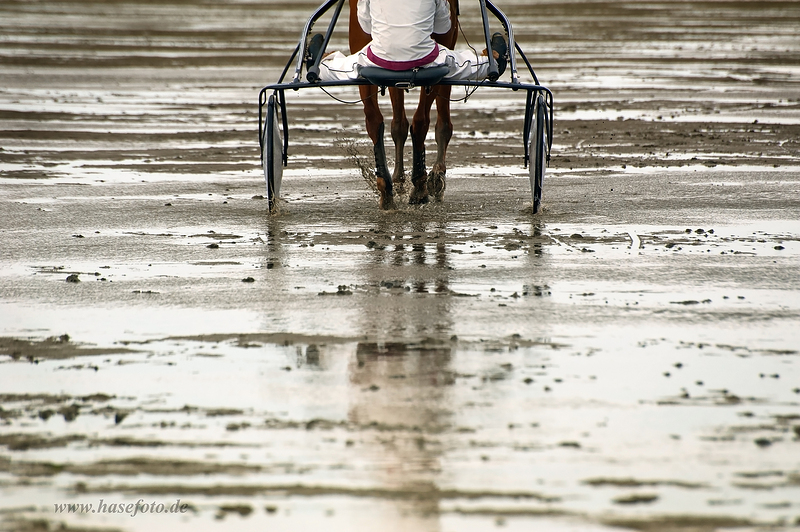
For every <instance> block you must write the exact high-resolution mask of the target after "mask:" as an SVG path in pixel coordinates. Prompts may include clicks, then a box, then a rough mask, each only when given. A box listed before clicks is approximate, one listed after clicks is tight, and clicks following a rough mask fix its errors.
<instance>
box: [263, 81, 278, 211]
mask: <svg viewBox="0 0 800 532" xmlns="http://www.w3.org/2000/svg"><path fill="white" fill-rule="evenodd" d="M263 135H264V138H263V139H262V142H261V150H262V152H261V162H262V164H263V165H264V180H265V181H266V184H267V199H268V200H269V212H275V205H276V203H277V201H278V197H280V193H281V180H282V179H283V139H282V137H281V129H280V125H279V124H278V99H277V98H276V97H275V95H274V94H273V95H271V96H270V97H269V101H268V102H267V117H266V119H265V120H264V132H263Z"/></svg>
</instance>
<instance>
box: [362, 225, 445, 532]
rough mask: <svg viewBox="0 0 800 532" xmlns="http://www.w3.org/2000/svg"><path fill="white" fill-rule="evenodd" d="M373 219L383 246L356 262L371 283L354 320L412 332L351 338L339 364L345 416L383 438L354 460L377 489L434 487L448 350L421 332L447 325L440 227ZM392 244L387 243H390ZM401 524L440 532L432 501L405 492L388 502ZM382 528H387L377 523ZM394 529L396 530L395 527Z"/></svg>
mask: <svg viewBox="0 0 800 532" xmlns="http://www.w3.org/2000/svg"><path fill="white" fill-rule="evenodd" d="M381 225H383V224H379V227H378V228H377V230H376V233H378V235H381V236H384V237H385V238H386V241H387V244H388V245H385V246H381V247H380V248H379V249H376V250H375V251H374V253H373V255H372V262H371V264H369V265H367V267H366V268H365V269H364V277H365V278H366V282H367V283H369V284H377V285H378V286H380V287H381V292H380V293H379V294H378V297H377V298H375V299H373V300H371V301H369V302H365V303H364V305H363V307H362V309H361V315H360V319H361V320H362V323H363V325H364V330H371V331H376V332H378V334H377V337H378V338H397V337H402V338H405V339H407V338H414V339H416V340H415V341H412V343H407V342H393V341H390V340H387V341H385V342H361V343H359V344H358V346H357V348H356V356H355V360H351V363H350V365H349V367H348V374H349V380H350V386H351V388H350V407H349V411H348V416H349V421H351V422H355V423H358V424H360V425H362V426H363V425H364V424H375V425H376V426H377V427H380V428H382V429H385V430H386V432H385V436H384V437H381V438H378V439H377V440H373V441H374V443H373V444H372V447H371V448H369V449H365V453H364V457H365V458H366V459H367V460H368V462H369V463H370V467H372V468H374V473H373V477H374V483H375V485H377V486H381V487H387V488H392V489H399V490H401V491H403V492H422V493H428V494H430V493H434V492H435V491H436V487H437V485H438V477H439V475H440V472H441V463H440V461H441V457H442V453H443V448H442V442H441V441H440V439H439V435H440V434H441V433H442V431H443V429H444V427H446V426H448V425H450V423H451V418H452V415H453V413H452V405H451V403H452V398H451V397H450V393H449V385H452V384H453V383H454V382H455V379H454V376H453V375H454V373H453V372H452V371H451V369H450V364H451V359H452V348H451V347H450V346H449V345H447V344H446V343H444V344H443V343H442V342H441V341H432V340H426V338H431V337H435V338H442V337H449V332H450V331H452V317H451V301H450V296H449V291H450V289H449V281H450V279H449V272H450V270H451V269H452V268H451V267H450V264H449V257H448V252H447V248H446V245H445V243H444V239H443V238H442V237H441V236H440V235H443V234H444V233H445V231H446V224H444V223H440V224H437V226H436V227H429V224H427V223H425V222H420V221H414V222H412V223H411V225H410V227H409V228H408V229H409V230H407V231H402V232H398V227H397V225H398V224H392V225H393V227H384V226H381ZM392 244H393V245H392ZM395 504H396V506H397V510H398V512H400V513H402V514H404V515H405V516H406V518H405V519H404V521H405V522H404V523H403V524H402V525H400V524H399V523H398V524H397V525H396V526H398V527H400V526H402V529H403V530H410V529H413V530H424V531H431V532H436V531H438V530H440V523H439V500H438V499H433V498H431V497H424V496H422V497H419V498H416V497H412V498H410V499H408V500H404V501H397V502H396V503H395ZM382 528H384V529H385V530H392V525H389V524H388V523H387V525H386V527H382ZM399 529H400V528H398V530H399Z"/></svg>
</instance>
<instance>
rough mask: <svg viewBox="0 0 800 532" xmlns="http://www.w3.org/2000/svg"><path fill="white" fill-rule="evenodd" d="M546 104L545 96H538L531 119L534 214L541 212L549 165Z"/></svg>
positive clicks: (530, 166) (530, 151)
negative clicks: (545, 176) (546, 168)
mask: <svg viewBox="0 0 800 532" xmlns="http://www.w3.org/2000/svg"><path fill="white" fill-rule="evenodd" d="M545 113H546V105H545V103H544V97H543V96H542V95H539V96H537V97H536V104H535V107H534V110H533V119H532V120H531V129H530V135H529V136H528V139H529V142H530V146H529V148H528V153H529V154H530V163H529V164H528V170H529V172H530V178H531V194H532V195H533V214H536V213H538V212H539V209H540V208H541V205H542V185H543V184H544V170H545V167H546V166H547V128H546V127H545V121H546V118H545Z"/></svg>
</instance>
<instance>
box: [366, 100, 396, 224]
mask: <svg viewBox="0 0 800 532" xmlns="http://www.w3.org/2000/svg"><path fill="white" fill-rule="evenodd" d="M358 89H359V92H360V93H361V99H362V101H363V102H364V116H365V119H366V123H367V134H369V137H370V139H371V140H372V146H373V152H374V154H375V185H376V187H377V189H378V194H379V195H380V199H379V204H380V207H381V209H383V210H389V209H394V187H393V184H392V176H391V174H389V170H388V166H387V164H386V147H385V144H384V128H385V125H384V121H383V115H382V114H381V110H380V107H379V106H378V92H377V88H376V87H372V86H366V85H361V86H359V88H358Z"/></svg>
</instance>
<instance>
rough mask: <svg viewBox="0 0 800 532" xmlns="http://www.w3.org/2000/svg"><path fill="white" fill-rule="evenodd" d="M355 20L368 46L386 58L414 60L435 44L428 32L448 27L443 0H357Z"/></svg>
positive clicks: (441, 31) (447, 14)
mask: <svg viewBox="0 0 800 532" xmlns="http://www.w3.org/2000/svg"><path fill="white" fill-rule="evenodd" d="M358 22H359V24H360V25H361V28H362V29H363V30H364V31H365V32H366V33H369V34H371V35H372V42H371V43H370V45H369V47H370V49H371V51H372V53H373V54H374V55H376V56H377V57H379V58H380V59H383V60H384V61H388V62H393V61H397V62H407V61H417V60H419V59H422V58H424V57H426V56H429V55H430V54H431V53H432V52H433V51H434V50H435V49H436V48H437V46H436V43H435V42H434V40H433V39H432V38H431V33H447V32H448V31H449V30H450V4H449V3H448V2H447V0H358Z"/></svg>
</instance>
